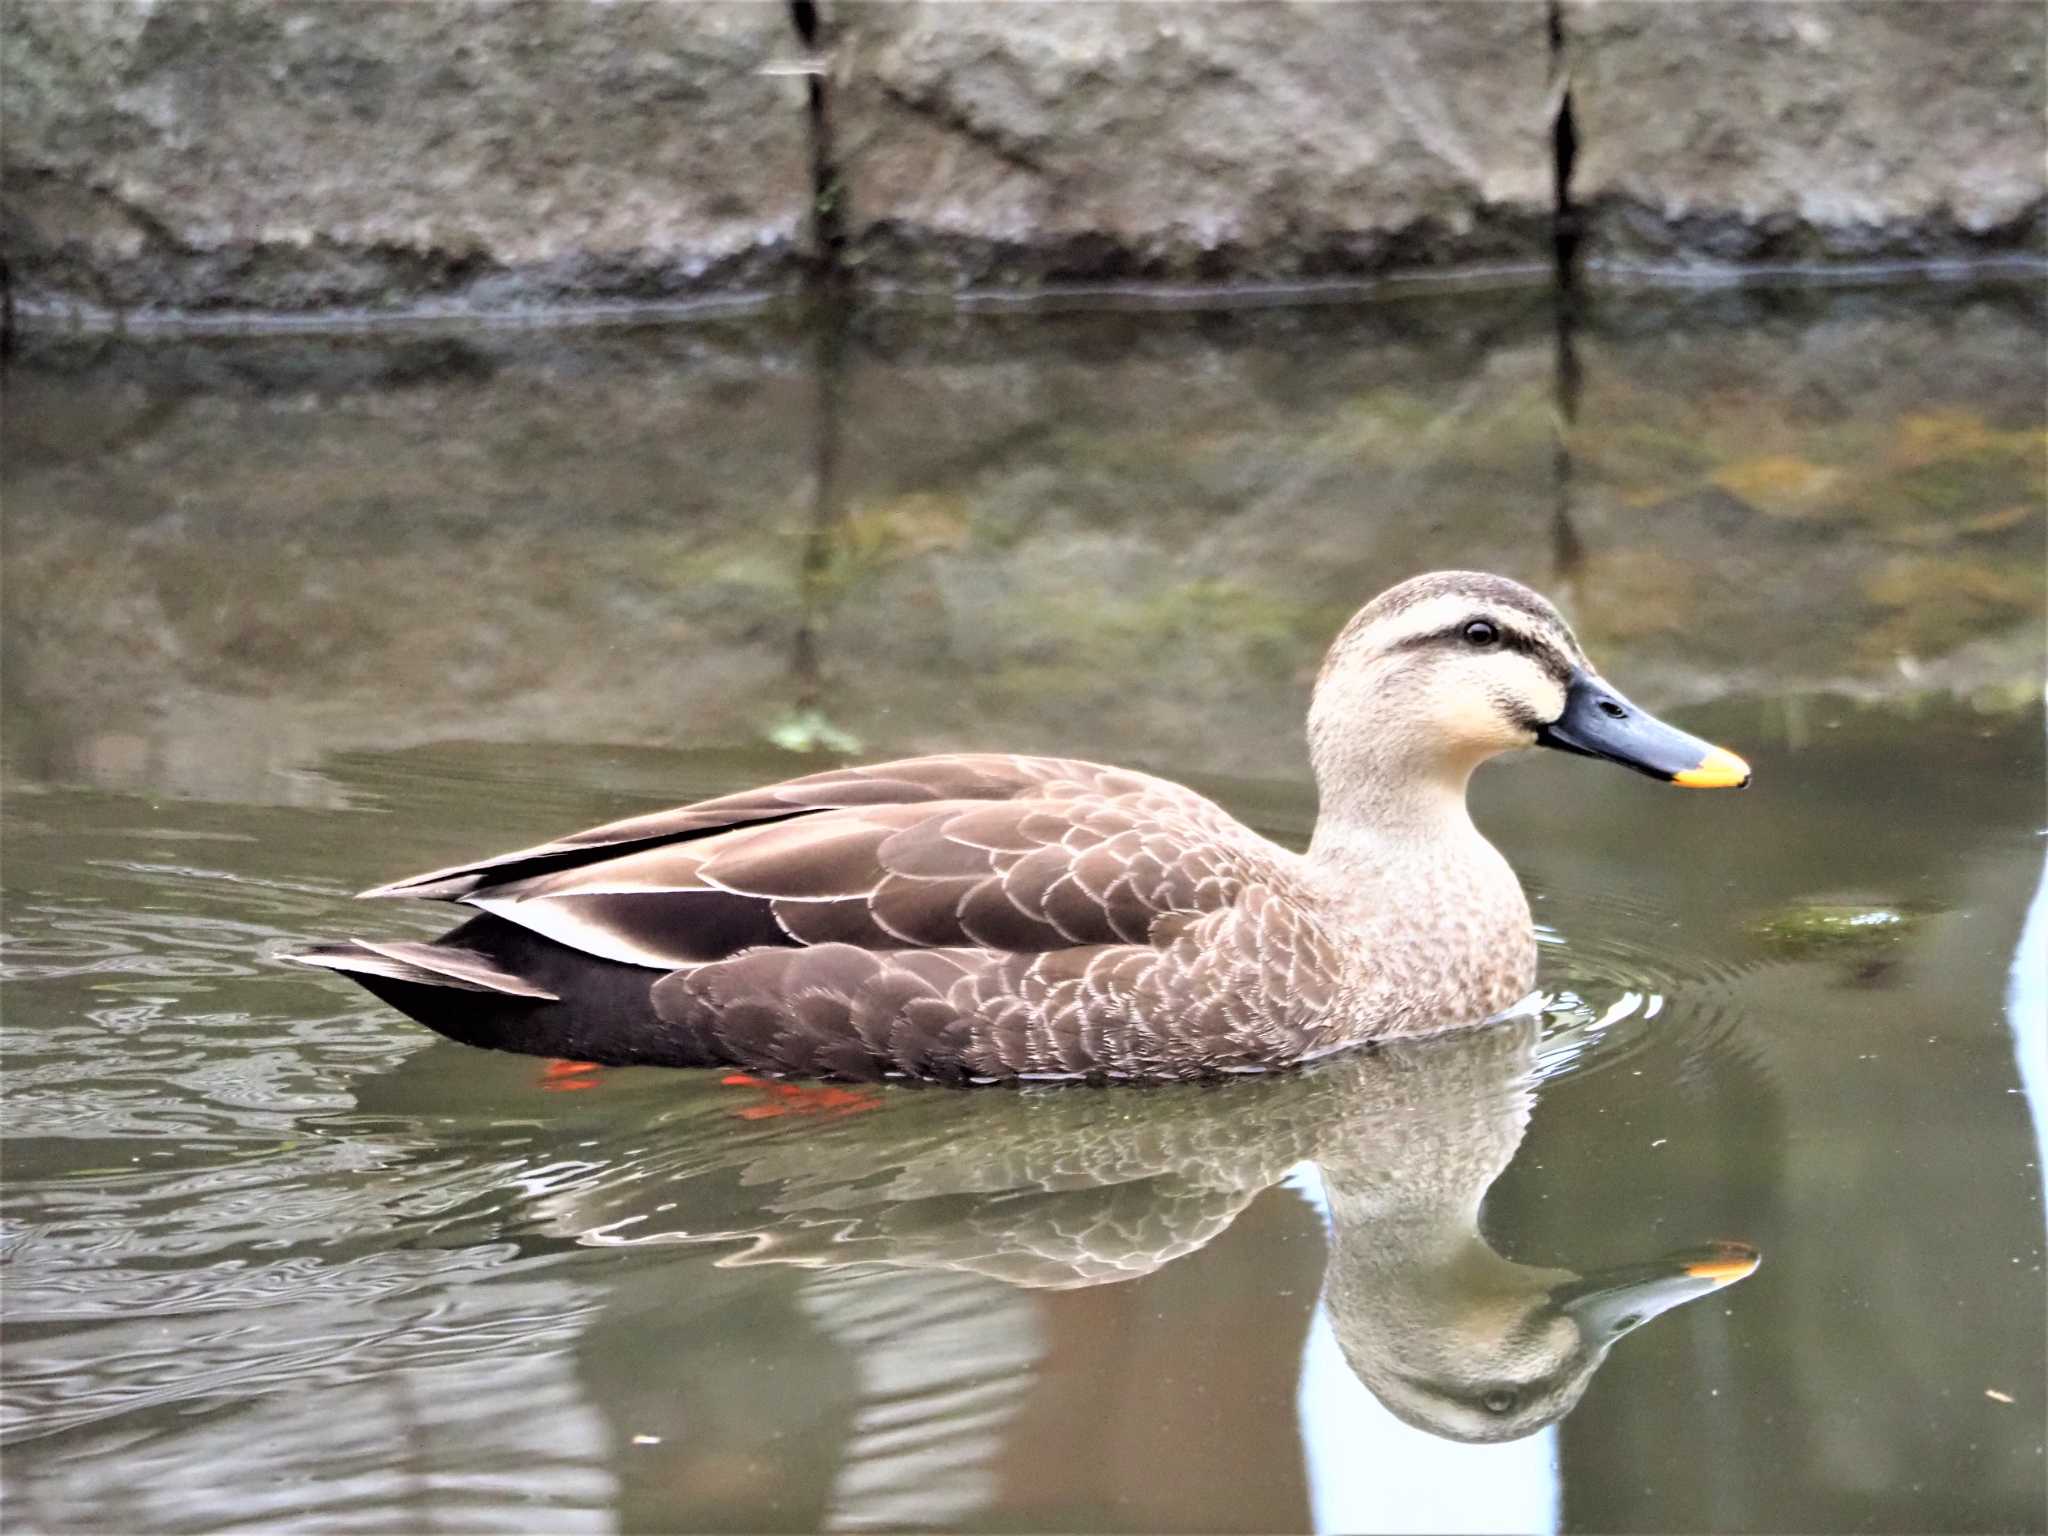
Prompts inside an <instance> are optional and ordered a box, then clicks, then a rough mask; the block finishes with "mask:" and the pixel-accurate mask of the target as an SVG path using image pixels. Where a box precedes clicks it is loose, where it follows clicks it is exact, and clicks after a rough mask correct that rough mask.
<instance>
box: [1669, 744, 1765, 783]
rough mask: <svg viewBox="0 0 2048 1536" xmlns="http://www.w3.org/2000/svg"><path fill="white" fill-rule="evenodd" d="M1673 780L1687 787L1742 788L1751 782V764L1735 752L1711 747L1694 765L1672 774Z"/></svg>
mask: <svg viewBox="0 0 2048 1536" xmlns="http://www.w3.org/2000/svg"><path fill="white" fill-rule="evenodd" d="M1671 782H1672V783H1674V784H1683V785H1684V786H1685V787H1686V788H1687V789H1740V788H1742V786H1743V785H1745V784H1747V783H1748V782H1749V764H1747V763H1745V762H1744V761H1743V760H1742V759H1741V758H1739V757H1737V756H1736V755H1735V754H1734V753H1733V752H1725V751H1723V750H1722V749H1721V748H1719V747H1709V748H1708V749H1707V755H1706V756H1705V757H1703V758H1701V759H1700V760H1699V761H1698V762H1697V763H1695V764H1693V766H1692V767H1690V768H1681V769H1679V770H1678V772H1676V773H1674V774H1673V775H1671Z"/></svg>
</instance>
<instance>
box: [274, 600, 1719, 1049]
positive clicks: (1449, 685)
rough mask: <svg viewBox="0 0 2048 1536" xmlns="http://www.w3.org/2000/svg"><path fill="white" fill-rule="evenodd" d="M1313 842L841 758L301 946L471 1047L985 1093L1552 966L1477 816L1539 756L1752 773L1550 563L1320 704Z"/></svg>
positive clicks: (1428, 626) (1336, 1035)
mask: <svg viewBox="0 0 2048 1536" xmlns="http://www.w3.org/2000/svg"><path fill="white" fill-rule="evenodd" d="M1307 729H1308V748H1309V759H1310V764H1311V767H1312V769H1313V772H1314V776H1315V782H1316V789H1317V796H1318V814H1317V819H1316V823H1315V828H1314V832H1313V834H1312V836H1311V838H1310V840H1309V845H1308V847H1307V849H1306V850H1305V851H1302V852H1296V851H1294V850H1292V849H1289V848H1286V847H1283V846H1281V845H1280V844H1278V843H1276V842H1274V841H1272V840H1270V839H1268V838H1266V837H1264V836H1262V835H1260V834H1259V833H1257V832H1254V831H1253V830H1252V829H1251V828H1249V827H1247V826H1245V825H1244V824H1243V823H1242V822H1240V821H1238V820H1237V819H1236V818H1235V817H1233V816H1232V815H1230V813H1229V812H1228V811H1226V810H1224V809H1223V807H1221V806H1220V805H1218V804H1216V803H1215V802H1214V801H1212V800H1210V799H1208V798H1207V797H1205V796H1203V795H1200V794H1198V793H1196V792H1195V791H1193V790H1191V789H1188V788H1186V787H1184V786H1183V785H1180V784H1177V783H1174V782H1172V781H1171V780H1168V779H1164V778H1160V777H1155V776H1153V775H1151V774H1147V773H1140V772H1136V771H1134V770H1131V769H1127V768H1120V767H1113V766H1108V765H1104V764H1099V763H1093V762H1084V761H1079V760H1075V759H1069V758H1056V757H1032V756H1016V755H1002V754H994V753H948V754H942V755H937V756H927V757H916V758H908V759H903V760H899V761H894V762H886V763H880V764H873V765H867V766H853V767H843V768H834V769H828V770H826V771H824V772H820V773H813V774H808V775H805V776H803V777H800V778H794V779H789V780H786V781H784V782H781V783H777V784H771V785H767V786H764V787H761V788H757V789H749V790H743V791H740V792H738V793H734V794H728V795H722V796H719V797H717V798H714V799H710V800H703V801H698V802H696V803H694V804H690V805H685V806H681V807H677V808H673V809H668V810H661V811H655V812H653V813H651V814H647V815H640V816H634V817H629V818H627V819H625V820H621V821H613V822H608V823H606V824H604V825H602V826H598V827H593V828H590V829H588V830H586V831H582V832H576V833H572V834H570V835H568V836H565V837H561V838H558V839H556V840H554V841H551V842H546V843H541V844H538V845H535V846H533V847H528V848H522V849H518V850H515V851H513V852H509V853H501V854H497V855H495V856H492V857H489V858H484V859H480V860H477V861H475V862H472V863H467V864H461V865H455V866H451V867H448V868H443V869H436V870H431V871H429V872H427V873H425V874H420V875H414V876H410V877H408V878H405V879H401V880H397V881H393V882H391V883H389V884H385V885H379V886H376V887H374V888H372V889H370V890H367V891H364V892H362V893H361V895H362V896H363V897H365V898H371V899H379V900H389V899H395V898H419V899H426V900H434V901H443V902H452V903H457V904H459V905H462V906H466V907H468V908H471V909H474V910H475V912H476V914H477V915H476V916H474V917H472V918H470V920H469V921H467V922H465V923H464V924H462V925H461V926H460V927H458V928H456V929H454V930H453V931H451V932H449V933H447V934H444V935H443V936H442V937H441V938H439V939H436V940H432V941H426V942H420V941H387V940H371V939H356V940H352V941H349V942H346V943H339V944H320V945H315V946H312V947H309V948H307V949H304V950H301V951H299V952H298V953H296V954H293V955H291V956H289V957H287V958H290V959H293V960H296V961H298V962H300V963H302V964H306V965H311V966H315V967H319V968H323V969H326V970H330V971H334V972H339V973H341V974H344V975H346V976H348V977H350V978H351V979H352V980H354V981H356V982H358V983H359V984H361V985H362V986H364V987H365V988H367V989H368V990H369V991H370V992H371V993H372V994H374V995H376V996H378V997H379V998H381V999H383V1000H384V1001H386V1002H387V1003H390V1004H392V1005H393V1006H395V1007H397V1008H399V1009H400V1010H401V1011H403V1012H405V1013H407V1014H409V1015H410V1016H411V1017H413V1018H414V1019H416V1020H417V1021H419V1022H421V1023H423V1024H425V1025H427V1026H428V1027H429V1028H431V1029H434V1030H437V1031H438V1032H440V1033H442V1034H444V1035H447V1036H449V1037H450V1038H453V1039H456V1040H460V1041H463V1042H464V1043H467V1044H472V1045H480V1046H486V1047H491V1048H496V1049H503V1050H513V1051H524V1052H527V1053H531V1054H540V1055H551V1056H562V1057H571V1058H574V1059H577V1060H586V1061H593V1062H598V1063H606V1064H614V1065H634V1064H645V1065H663V1066H674V1067H725V1068H737V1069H741V1070H744V1071H748V1072H756V1073H763V1074H769V1075H777V1076H788V1077H813V1078H830V1079H846V1080H856V1081H859V1080H876V1079H881V1078H907V1079H917V1080H924V1081H931V1082H937V1083H945V1084H950V1085H955V1086H968V1085H977V1084H991V1083H1018V1082H1029V1081H1047V1080H1053V1081H1077V1082H1091V1083H1098V1084H1099V1083H1105V1082H1113V1081H1157V1080H1162V1079H1181V1078H1194V1077H1217V1076H1227V1075H1231V1074H1238V1073H1247V1072H1263V1071H1270V1070H1275V1069H1281V1068H1289V1067H1294V1066H1298V1065H1301V1064H1302V1063H1305V1062H1310V1061H1314V1060H1317V1059H1319V1058H1321V1057H1324V1056H1327V1055H1330V1054H1332V1053H1334V1052H1337V1051H1342V1050H1346V1049H1349V1048H1352V1047H1355V1046H1358V1045H1362V1044H1365V1043H1368V1042H1374V1041H1385V1040H1394V1039H1406V1038H1414V1037H1417V1036H1422V1035H1428V1034H1433V1033H1438V1032H1441V1031H1443V1030H1447V1029H1454V1028H1462V1027H1467V1026H1470V1025H1473V1024H1477V1023H1481V1022H1484V1021H1486V1020H1488V1019H1492V1018H1495V1017H1497V1016H1499V1015H1500V1014H1502V1013H1503V1012H1505V1011H1507V1010H1508V1009H1510V1008H1511V1007H1513V1006H1514V1005H1515V1004H1517V1003H1518V1002H1519V1001H1521V1000H1523V999H1525V998H1526V997H1527V996H1528V995H1529V994H1530V992H1531V990H1532V988H1533V986H1534V982H1535V974H1536V942H1535V931H1534V924H1533V922H1532V920H1531V916H1530V911H1529V905H1528V901H1527V899H1526V897H1525V896H1524V894H1523V891H1522V887H1521V884H1520V882H1519V881H1518V879H1517V878H1516V876H1515V872H1514V870H1513V869H1512V868H1511V867H1510V866H1509V864H1508V862H1507V860H1506V859H1505V858H1504V857H1503V856H1502V855H1501V854H1500V852H1499V851H1498V850H1497V849H1496V848H1495V847H1494V846H1493V844H1492V843H1490V842H1488V841H1487V839H1486V838H1485V837H1484V836H1483V835H1482V834H1481V833H1480V831H1479V829H1478V828H1477V827H1476V826H1475V824H1474V823H1473V820H1472V817H1471V815H1470V812H1469V810H1468V808H1467V804H1466V789H1467V785H1468V784H1469V782H1470V780H1471V778H1472V775H1473V773H1474V772H1475V770H1477V769H1478V768H1479V766H1480V765H1481V764H1482V763H1485V762H1487V761H1488V760H1489V759H1492V758H1495V757H1498V756H1501V755H1502V754H1505V753H1510V752H1515V751H1519V750H1522V749H1526V748H1539V747H1540V748H1550V749H1554V750H1559V751H1562V752H1566V753H1571V754H1576V755H1580V756H1584V757H1588V758H1595V759H1604V760H1606V761H1608V762H1612V763H1617V764H1620V765H1621V766H1623V767H1627V768H1631V769H1634V770H1636V771H1638V772H1640V773H1643V774H1646V775H1649V776H1650V777H1652V778H1656V779H1659V780H1662V781H1665V782H1667V783H1671V784H1676V785H1680V786H1683V787H1689V788H1739V787H1741V786H1744V785H1746V784H1748V782H1749V780H1750V771H1749V768H1748V766H1747V765H1746V764H1745V763H1744V762H1743V761H1742V760H1741V759H1740V758H1739V757H1737V756H1736V755H1735V754H1733V753H1732V752H1729V751H1727V750H1725V749H1723V748H1720V747H1716V746H1714V745H1712V744H1711V743H1708V742H1706V741H1703V740H1701V739H1700V738H1698V737H1696V736H1693V735H1690V734H1688V733H1687V732H1685V731H1682V730H1679V729H1677V728H1676V727H1674V726H1671V725H1668V724H1666V723H1665V722H1663V721H1661V720H1658V719H1657V718H1656V717H1655V716H1653V715H1651V714H1650V713H1648V712H1647V711H1645V710H1643V709H1641V708H1639V707H1638V706H1636V705H1635V704H1633V703H1631V702H1629V700H1628V699H1627V698H1625V697H1624V696H1623V695H1622V694H1621V693H1620V692H1619V691H1618V690H1617V689H1616V688H1615V687H1614V686H1613V685H1612V684H1610V683H1608V682H1607V681H1606V680H1605V679H1604V678H1603V677H1602V676H1601V675H1600V674H1599V672H1598V671H1596V670H1595V668H1594V667H1593V665H1592V663H1591V662H1590V661H1589V660H1588V659H1587V656H1586V654H1585V652H1584V650H1583V649H1582V648H1581V646H1580V644H1579V642H1578V640H1577V638H1576V637H1575V636H1574V634H1573V632H1572V629H1571V627H1570V626H1569V625H1568V624H1567V623H1566V622H1565V620H1564V617H1563V616H1562V615H1561V614H1560V613H1559V612H1558V610H1557V609H1556V608H1555V607H1554V606H1553V605H1552V604H1551V603H1550V602H1549V601H1547V600H1546V599H1545V598H1543V597H1542V596H1541V595H1540V594H1538V593H1536V592H1535V591H1533V590H1531V589H1530V588H1528V587H1526V586H1523V585H1522V584H1520V583H1519V582H1515V581H1511V580H1508V579H1506V578H1504V577H1500V576H1493V575H1488V574H1485V573H1481V572H1472V571H1441V572H1434V573H1431V574H1427V575H1421V576H1416V577H1413V578H1410V579H1408V580H1406V581H1403V582H1401V583H1399V584H1398V585H1396V586H1394V587H1392V588H1390V589H1388V590H1387V591H1385V592H1382V593H1381V594H1380V595H1379V596H1377V597H1375V598H1374V599H1373V600H1372V601H1370V602H1369V603H1367V604H1366V605H1365V606H1364V607H1363V608H1361V609H1359V610H1358V612H1357V613H1356V614H1355V615H1354V616H1353V617H1352V618H1351V620H1350V621H1349V622H1348V623H1347V624H1346V625H1345V626H1344V627H1343V629H1342V630H1341V631H1340V632H1339V633H1338V635H1337V637H1336V639H1335V640H1334V642H1333V643H1332V644H1331V646H1330V648H1329V651H1328V653H1327V655H1326V656H1325V657H1324V660H1323V663H1322V667H1321V669H1320V671H1319V673H1318V675H1317V677H1316V680H1315V684H1314V687H1313V690H1312V692H1311V696H1310V703H1309V710H1308V727H1307Z"/></svg>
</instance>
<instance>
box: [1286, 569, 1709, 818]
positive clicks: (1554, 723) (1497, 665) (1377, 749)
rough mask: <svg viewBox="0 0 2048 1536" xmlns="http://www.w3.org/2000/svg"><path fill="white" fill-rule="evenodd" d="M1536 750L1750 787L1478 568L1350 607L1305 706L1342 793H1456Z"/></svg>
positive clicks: (1513, 586)
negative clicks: (1490, 764)
mask: <svg viewBox="0 0 2048 1536" xmlns="http://www.w3.org/2000/svg"><path fill="white" fill-rule="evenodd" d="M1537 746H1541V747H1554V748H1556V749H1558V750H1560V751H1564V752H1571V753H1576V754H1578V755H1580V756H1584V757H1597V758H1605V759H1606V760H1607V761H1609V762H1614V763H1620V764H1621V765H1622V766H1623V767H1627V768H1633V769H1635V770H1636V771H1637V772H1639V773H1645V774H1648V775H1649V776H1650V777H1652V778H1655V779H1661V780H1663V781H1665V782H1667V783H1672V784H1679V785H1684V786H1686V787H1688V788H1695V789H1721V788H1740V787H1741V786H1743V785H1745V784H1747V783H1748V782H1749V767H1748V765H1747V764H1745V763H1744V762H1743V761H1742V759H1741V758H1739V757H1737V756H1735V754H1734V753H1732V752H1727V751H1724V750H1723V749H1722V748H1720V747H1717V746H1714V745H1713V744H1712V743H1710V742H1706V741H1702V740H1701V739H1700V738H1699V737H1697V736H1693V735H1690V734H1688V733H1687V732H1685V731H1681V730H1679V729H1678V728H1677V727H1675V726H1671V725H1666V724H1665V723H1664V722H1663V721H1661V720H1659V719H1657V718H1656V717H1655V716H1654V715H1652V714H1650V713H1649V712H1648V711H1646V710H1643V709H1641V708H1639V707H1638V706H1636V705H1634V704H1632V703H1630V702H1629V701H1628V699H1626V698H1625V697H1623V696H1622V694H1621V692H1620V691H1619V690H1618V689H1616V688H1615V687H1614V686H1613V685H1612V684H1610V683H1609V682H1607V680H1606V679H1604V678H1603V677H1601V676H1600V674H1599V673H1598V672H1597V671H1596V670H1595V669H1594V667H1593V664H1592V662H1591V661H1589V660H1588V659H1587V657H1586V653H1585V652H1584V651H1583V650H1582V649H1580V646H1579V642H1578V639H1577V637H1576V636H1574V635H1573V634H1572V631H1571V626H1570V625H1568V624H1566V623H1565V621H1564V618H1563V616H1562V615H1560V614H1559V613H1558V611H1557V610H1556V609H1555V608H1554V607H1552V606H1551V605H1550V604H1549V603H1548V602H1547V601H1545V600H1544V599H1543V598H1542V597H1541V596H1539V595H1538V594H1537V593H1535V592H1532V591H1531V590H1529V588H1527V587H1525V586H1522V585H1521V584H1520V583H1519V582H1513V581H1509V580H1507V579H1505V578H1504V577H1500V576H1488V575H1484V574H1481V573H1479V572H1474V571H1440V572H1437V573H1435V574H1433V575H1428V576H1417V577H1414V578H1412V579H1411V580H1408V581H1404V582H1402V583H1401V584H1400V585H1399V586H1396V587H1392V588H1390V589H1388V590H1387V591H1385V592H1383V593H1381V594H1380V595H1379V596H1378V597H1376V598H1374V599H1373V600H1372V601H1371V602H1370V603H1368V604H1366V606H1365V607H1364V608H1362V609H1360V610H1359V611H1358V613H1357V614H1356V615H1355V616H1354V617H1353V618H1352V620H1351V622H1350V623H1349V624H1347V625H1346V626H1345V627H1344V630H1343V632H1342V633H1341V634H1339V635H1338V636H1337V639H1336V641H1335V643H1334V644H1333V645H1332V646H1331V647H1330V651H1329V654H1328V656H1327V657H1326V658H1325V659H1324V662H1323V668H1322V673H1321V675H1320V676H1319V677H1318V679H1317V681H1316V690H1315V698H1314V701H1313V703H1312V704H1311V706H1310V709H1309V748H1310V754H1311V756H1312V757H1313V759H1314V762H1315V766H1316V773H1317V778H1318V780H1319V781H1320V782H1322V783H1323V785H1324V786H1325V789H1326V791H1328V790H1335V791H1337V797H1338V798H1340V799H1341V798H1342V797H1343V795H1344V792H1345V791H1346V790H1347V789H1348V790H1351V791H1352V792H1354V793H1358V794H1371V793H1372V792H1373V790H1374V787H1375V786H1378V787H1381V788H1384V786H1386V785H1389V784H1400V783H1414V784H1418V785H1426V786H1433V787H1440V788H1446V789H1453V790H1455V791H1457V792H1458V793H1459V794H1462V792H1463V789H1464V786H1465V782H1466V780H1467V779H1469V778H1470V777H1471V774H1472V770H1473V769H1474V768H1476V767H1478V765H1479V764H1480V763H1482V762H1484V761H1485V760H1486V759H1488V758H1490V757H1495V756H1498V755H1499V754H1501V753H1503V752H1511V751H1515V750H1517V749H1518V748H1523V747H1537Z"/></svg>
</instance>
